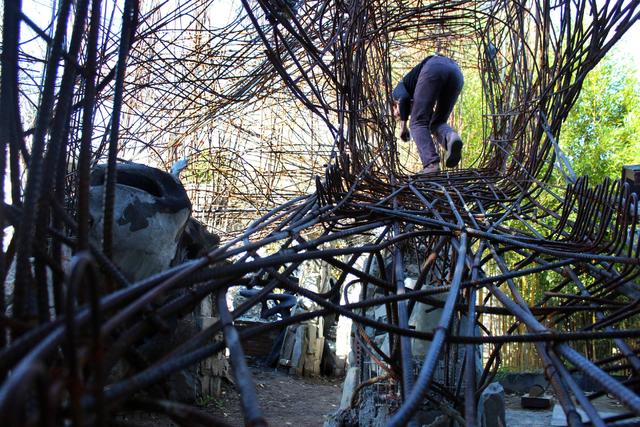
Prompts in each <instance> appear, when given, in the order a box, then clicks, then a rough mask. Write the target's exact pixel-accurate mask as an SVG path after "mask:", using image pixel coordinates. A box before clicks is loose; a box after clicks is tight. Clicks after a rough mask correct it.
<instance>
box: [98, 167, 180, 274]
mask: <svg viewBox="0 0 640 427" xmlns="http://www.w3.org/2000/svg"><path fill="white" fill-rule="evenodd" d="M106 171H107V167H106V165H99V166H96V167H95V168H94V169H93V171H92V173H91V198H90V214H91V220H92V225H91V236H92V238H93V239H94V241H96V242H101V241H102V233H103V227H104V192H105V181H106ZM116 176H117V183H116V191H115V202H114V223H113V261H114V262H115V263H116V265H117V266H118V267H119V268H120V269H121V270H122V272H123V273H124V274H125V276H126V277H127V278H128V279H129V280H131V281H137V280H140V279H142V278H145V277H147V276H150V275H152V274H155V273H159V272H161V271H163V270H165V269H167V268H168V267H169V266H170V265H171V262H172V260H173V259H174V258H175V256H176V251H177V248H178V243H179V242H180V239H181V236H182V234H183V231H184V228H185V225H186V223H187V220H188V219H189V217H190V215H191V202H190V201H189V197H188V196H187V193H186V191H185V190H184V187H183V186H182V184H181V183H180V182H179V181H178V180H177V179H176V178H174V177H173V176H171V175H170V174H168V173H166V172H163V171H161V170H159V169H156V168H152V167H149V166H145V165H141V164H137V163H119V164H118V165H117V175H116Z"/></svg>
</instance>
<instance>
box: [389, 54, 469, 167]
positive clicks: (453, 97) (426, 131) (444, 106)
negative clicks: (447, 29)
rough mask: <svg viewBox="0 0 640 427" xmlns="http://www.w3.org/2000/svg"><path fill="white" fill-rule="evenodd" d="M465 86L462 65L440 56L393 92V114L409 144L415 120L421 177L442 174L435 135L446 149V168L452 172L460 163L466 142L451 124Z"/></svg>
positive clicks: (412, 73)
mask: <svg viewBox="0 0 640 427" xmlns="http://www.w3.org/2000/svg"><path fill="white" fill-rule="evenodd" d="M463 85H464V78H463V76H462V71H460V67H459V66H458V64H456V62H455V61H454V60H452V59H450V58H447V57H445V56H442V55H439V54H436V55H432V56H428V57H426V58H425V59H424V60H422V62H420V63H419V64H418V65H416V66H415V67H413V69H412V70H411V71H409V73H407V75H406V76H404V78H403V79H402V80H400V82H399V83H398V84H397V85H396V87H395V88H394V89H393V113H394V115H395V116H396V118H398V119H400V122H401V126H402V129H401V133H400V138H402V140H403V141H409V129H407V120H408V119H409V116H411V123H410V128H411V135H412V136H413V139H414V141H415V142H416V146H417V147H418V154H419V155H420V160H421V161H422V166H423V169H422V172H421V173H432V172H438V171H439V170H440V156H439V154H438V150H437V149H436V147H435V145H434V143H433V138H432V134H433V136H435V138H436V140H437V141H438V143H440V144H441V145H442V146H443V147H444V148H445V151H446V154H445V165H446V166H447V167H449V168H452V167H455V166H456V165H457V164H458V163H459V162H460V158H461V156H462V139H460V135H458V133H457V132H456V131H454V130H453V129H452V128H451V126H449V124H448V123H447V120H448V119H449V116H450V115H451V111H453V106H454V105H455V103H456V101H457V100H458V96H459V95H460V91H461V90H462V86H463Z"/></svg>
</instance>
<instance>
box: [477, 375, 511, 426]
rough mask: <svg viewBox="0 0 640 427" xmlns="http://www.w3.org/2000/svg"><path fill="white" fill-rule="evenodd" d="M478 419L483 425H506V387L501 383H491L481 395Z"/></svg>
mask: <svg viewBox="0 0 640 427" xmlns="http://www.w3.org/2000/svg"><path fill="white" fill-rule="evenodd" d="M478 419H479V420H480V425H481V426H482V427H506V425H507V424H506V421H505V403H504V389H503V388H502V385H501V384H500V383H497V382H495V383H491V384H489V386H488V387H487V388H486V389H484V391H483V392H482V394H481V395H480V401H479V402H478Z"/></svg>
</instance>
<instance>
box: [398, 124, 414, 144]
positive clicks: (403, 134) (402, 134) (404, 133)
mask: <svg viewBox="0 0 640 427" xmlns="http://www.w3.org/2000/svg"><path fill="white" fill-rule="evenodd" d="M400 139H401V140H403V141H404V142H409V140H410V139H411V135H410V134H409V129H408V128H407V125H406V122H405V123H404V124H403V125H402V131H401V132H400Z"/></svg>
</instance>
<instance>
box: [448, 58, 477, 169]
mask: <svg viewBox="0 0 640 427" xmlns="http://www.w3.org/2000/svg"><path fill="white" fill-rule="evenodd" d="M463 73H464V88H463V89H462V93H461V94H460V99H459V101H458V106H457V109H456V112H457V111H458V110H459V111H460V114H459V120H456V126H454V127H457V129H458V131H459V132H460V136H461V137H462V140H463V141H464V143H465V144H464V147H463V152H462V161H463V167H474V166H478V165H477V160H478V159H479V157H480V156H481V155H482V147H483V140H484V136H483V129H482V113H483V108H482V101H483V98H482V96H483V95H482V80H481V79H480V73H479V72H478V70H477V69H475V68H467V69H464V70H463Z"/></svg>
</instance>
